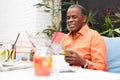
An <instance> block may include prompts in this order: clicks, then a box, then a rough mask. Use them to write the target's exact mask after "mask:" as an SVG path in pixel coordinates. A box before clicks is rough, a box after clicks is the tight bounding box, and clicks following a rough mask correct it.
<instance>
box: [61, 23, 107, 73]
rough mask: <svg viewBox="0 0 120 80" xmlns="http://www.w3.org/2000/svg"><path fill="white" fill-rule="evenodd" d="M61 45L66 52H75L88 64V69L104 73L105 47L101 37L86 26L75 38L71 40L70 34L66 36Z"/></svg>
mask: <svg viewBox="0 0 120 80" xmlns="http://www.w3.org/2000/svg"><path fill="white" fill-rule="evenodd" d="M60 43H61V45H62V46H63V47H64V48H65V49H67V50H73V51H75V52H77V53H78V54H79V55H80V56H81V57H83V58H84V59H86V60H87V61H88V63H89V65H88V69H94V70H103V71H106V69H107V66H106V45H105V42H104V39H103V38H102V36H101V35H100V34H99V33H98V32H97V31H95V30H92V29H90V28H89V27H88V25H84V26H83V27H82V28H81V30H80V31H79V32H77V35H76V37H75V38H72V35H71V32H69V33H68V34H66V35H65V36H64V37H63V38H62V40H61V42H60Z"/></svg>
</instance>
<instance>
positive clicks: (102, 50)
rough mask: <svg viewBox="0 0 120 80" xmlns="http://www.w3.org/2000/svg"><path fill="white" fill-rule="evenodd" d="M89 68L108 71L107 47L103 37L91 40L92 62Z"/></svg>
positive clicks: (97, 36) (95, 37)
mask: <svg viewBox="0 0 120 80" xmlns="http://www.w3.org/2000/svg"><path fill="white" fill-rule="evenodd" d="M88 62H89V65H88V68H89V69H94V70H103V71H106V69H107V67H106V45H105V42H104V39H103V38H102V36H99V35H96V36H94V37H93V38H92V40H91V60H90V61H89V60H88Z"/></svg>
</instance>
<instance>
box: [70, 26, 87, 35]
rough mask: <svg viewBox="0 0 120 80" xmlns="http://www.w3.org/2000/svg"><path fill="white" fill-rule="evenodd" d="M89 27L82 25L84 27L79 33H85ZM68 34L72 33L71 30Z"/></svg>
mask: <svg viewBox="0 0 120 80" xmlns="http://www.w3.org/2000/svg"><path fill="white" fill-rule="evenodd" d="M88 29H89V27H88V25H87V24H85V25H83V26H82V28H81V29H80V30H79V31H78V32H77V34H81V35H84V34H85V33H86V32H87V30H88ZM68 35H71V31H70V32H69V33H68Z"/></svg>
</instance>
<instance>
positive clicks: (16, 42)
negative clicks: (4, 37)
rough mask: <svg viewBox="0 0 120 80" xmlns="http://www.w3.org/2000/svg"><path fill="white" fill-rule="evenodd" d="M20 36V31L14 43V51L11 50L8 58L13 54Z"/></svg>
mask: <svg viewBox="0 0 120 80" xmlns="http://www.w3.org/2000/svg"><path fill="white" fill-rule="evenodd" d="M19 36H20V33H18V35H17V38H16V40H15V42H14V44H13V45H12V51H11V53H10V55H9V56H8V59H9V58H10V57H11V56H12V53H13V50H14V49H15V45H16V43H17V40H18V38H19Z"/></svg>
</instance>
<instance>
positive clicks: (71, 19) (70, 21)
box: [66, 7, 86, 32]
mask: <svg viewBox="0 0 120 80" xmlns="http://www.w3.org/2000/svg"><path fill="white" fill-rule="evenodd" d="M85 19H86V17H85V16H84V15H83V14H82V13H81V10H80V9H79V8H76V7H74V8H69V9H68V11H67V21H66V22H67V25H68V27H69V28H70V30H71V31H72V32H77V31H79V30H80V29H81V27H82V25H83V23H84V22H85Z"/></svg>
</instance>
